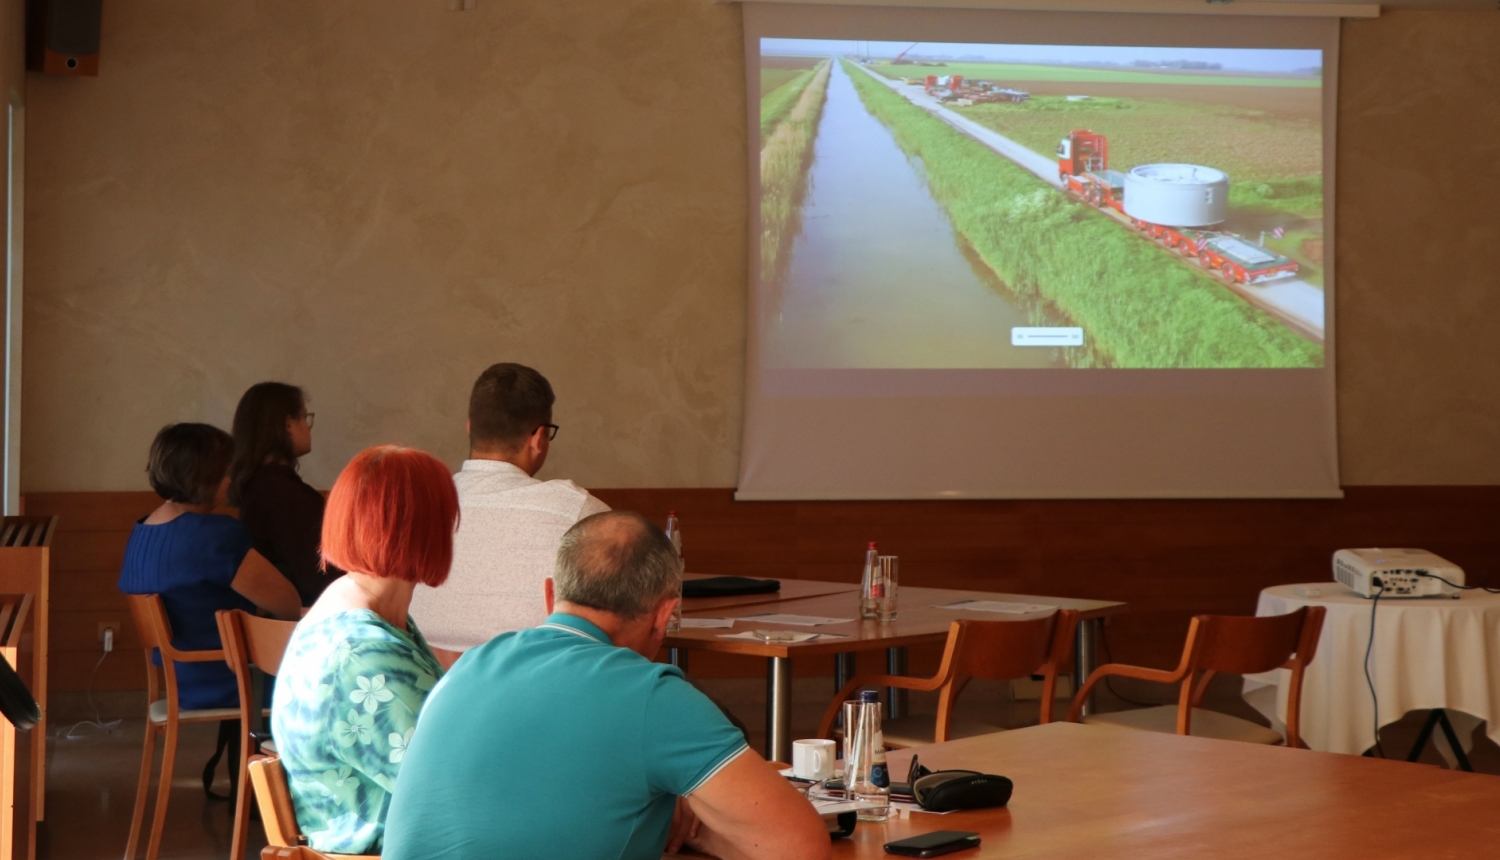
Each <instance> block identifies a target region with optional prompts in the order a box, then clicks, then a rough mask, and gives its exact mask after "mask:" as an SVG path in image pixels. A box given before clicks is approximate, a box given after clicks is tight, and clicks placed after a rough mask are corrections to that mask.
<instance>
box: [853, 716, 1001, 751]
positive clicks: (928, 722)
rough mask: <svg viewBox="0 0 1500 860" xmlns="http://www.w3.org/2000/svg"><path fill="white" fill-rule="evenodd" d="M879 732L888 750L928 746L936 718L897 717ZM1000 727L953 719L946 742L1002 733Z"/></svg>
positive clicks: (935, 727) (935, 729)
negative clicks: (883, 737)
mask: <svg viewBox="0 0 1500 860" xmlns="http://www.w3.org/2000/svg"><path fill="white" fill-rule="evenodd" d="M880 731H881V733H882V734H883V735H884V736H885V745H886V746H887V747H888V748H894V749H904V748H906V747H917V746H923V745H926V744H930V743H932V742H933V738H935V737H936V736H937V716H936V715H935V714H913V715H911V716H906V717H897V718H896V719H894V720H885V721H883V722H882V723H881V724H880ZM1003 731H1005V728H1004V727H1002V726H996V725H992V724H990V723H985V722H981V721H979V720H961V719H954V720H952V721H951V722H950V723H949V724H948V740H950V741H956V740H959V739H960V738H977V737H979V736H980V735H989V734H994V733H995V732H1003Z"/></svg>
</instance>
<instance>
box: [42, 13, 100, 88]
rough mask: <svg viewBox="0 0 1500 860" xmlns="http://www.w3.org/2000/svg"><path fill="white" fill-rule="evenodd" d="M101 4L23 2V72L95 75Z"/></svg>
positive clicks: (97, 69) (97, 70)
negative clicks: (24, 54) (24, 26)
mask: <svg viewBox="0 0 1500 860" xmlns="http://www.w3.org/2000/svg"><path fill="white" fill-rule="evenodd" d="M103 17H104V0H27V3H26V68H28V69H31V70H33V71H37V72H46V73H48V74H52V75H90V76H93V75H98V74H99V22H100V20H101V19H102V18H103Z"/></svg>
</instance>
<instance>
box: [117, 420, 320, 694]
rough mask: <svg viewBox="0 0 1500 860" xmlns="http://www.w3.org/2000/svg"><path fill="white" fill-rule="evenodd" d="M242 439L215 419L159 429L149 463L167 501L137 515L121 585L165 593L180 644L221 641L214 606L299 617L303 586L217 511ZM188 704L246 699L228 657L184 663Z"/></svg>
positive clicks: (181, 685) (182, 681) (180, 670)
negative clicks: (216, 424) (299, 593)
mask: <svg viewBox="0 0 1500 860" xmlns="http://www.w3.org/2000/svg"><path fill="white" fill-rule="evenodd" d="M233 447H234V443H233V441H232V440H231V439H230V438H229V434H228V433H225V432H224V431H223V430H220V429H219V428H217V427H213V426H210V425H208V424H172V425H170V426H168V427H165V428H163V429H162V431H161V432H160V433H158V434H156V440H155V441H153V442H152V443H151V459H150V462H149V463H148V465H147V467H146V471H147V473H148V474H149V475H150V478H151V489H153V490H155V491H156V494H157V495H158V496H161V497H162V499H164V500H165V501H163V502H162V504H161V507H159V508H157V509H156V510H155V511H152V512H151V514H150V515H149V516H147V517H146V518H145V519H142V520H141V521H139V522H138V523H136V526H135V529H134V530H133V531H131V533H130V541H129V543H127V544H126V545H125V563H124V565H123V566H122V567H121V569H120V590H121V591H123V592H125V593H126V594H159V595H161V602H162V606H163V608H164V609H165V610H166V613H167V622H168V623H169V624H170V625H171V627H172V644H173V645H174V646H175V647H177V648H181V649H183V650H187V651H204V650H215V649H218V648H220V647H222V645H221V643H220V640H219V625H218V622H217V621H216V620H215V618H214V613H215V612H217V611H219V610H220V609H244V610H246V611H248V612H254V611H255V610H256V609H257V608H259V609H263V610H265V611H266V612H268V613H270V614H271V615H274V616H276V617H277V618H285V619H289V620H295V619H296V618H297V616H298V615H299V614H300V613H301V608H302V607H301V605H300V603H299V601H298V600H297V590H296V589H295V588H293V587H292V584H291V583H290V582H288V581H287V579H286V577H284V576H282V575H281V572H280V571H278V570H277V569H276V568H275V567H273V566H272V565H271V563H270V562H268V561H266V559H265V558H264V557H262V556H261V554H260V553H258V552H256V551H255V550H254V549H253V548H251V541H250V535H249V533H248V532H246V531H245V527H244V526H242V525H241V524H240V521H239V520H236V519H235V518H234V517H230V516H225V515H223V514H215V513H213V509H214V508H215V507H216V506H217V505H220V504H222V503H223V502H224V493H225V490H226V488H227V487H228V485H229V457H230V452H231V451H232V450H233ZM177 691H178V701H179V703H180V705H181V707H182V708H183V709H185V710H199V709H203V708H237V707H239V703H240V696H239V688H238V687H236V686H235V680H234V673H233V672H231V671H230V669H229V665H228V664H227V663H225V662H223V661H222V660H221V661H218V662H205V663H181V664H179V665H178V666H177Z"/></svg>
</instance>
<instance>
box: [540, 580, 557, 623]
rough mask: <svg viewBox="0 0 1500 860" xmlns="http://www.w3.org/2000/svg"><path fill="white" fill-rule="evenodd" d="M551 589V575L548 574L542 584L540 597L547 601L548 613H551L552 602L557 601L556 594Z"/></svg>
mask: <svg viewBox="0 0 1500 860" xmlns="http://www.w3.org/2000/svg"><path fill="white" fill-rule="evenodd" d="M552 589H553V586H552V577H550V576H549V577H547V580H546V582H544V583H543V584H542V599H543V600H544V601H546V603H547V614H548V615H551V614H552V604H553V603H555V602H557V595H556V593H555V592H554V591H553V590H552Z"/></svg>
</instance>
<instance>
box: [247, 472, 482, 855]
mask: <svg viewBox="0 0 1500 860" xmlns="http://www.w3.org/2000/svg"><path fill="white" fill-rule="evenodd" d="M457 525H458V494H457V492H456V491H455V490H454V487H453V478H452V476H451V475H450V474H449V473H448V467H447V466H444V465H443V463H442V461H440V460H438V459H437V458H436V457H433V456H432V455H431V454H426V453H423V452H421V451H417V450H415V449H412V448H398V447H395V446H390V445H387V446H381V447H377V448H369V449H367V450H365V451H361V452H360V453H359V455H358V456H356V457H355V458H354V459H353V460H351V461H350V462H349V465H348V466H346V467H344V471H343V473H342V474H340V475H339V479H338V481H337V482H336V483H335V484H334V485H333V491H332V492H330V493H329V495H328V508H327V511H326V512H325V513H324V515H323V547H322V556H323V561H324V563H325V564H327V565H329V566H331V567H338V568H340V569H342V570H345V571H347V572H348V573H347V574H346V575H345V576H344V577H343V578H341V579H338V580H335V581H334V582H332V583H331V584H330V585H329V586H328V588H327V590H325V591H324V592H323V594H322V596H320V597H319V598H318V600H317V602H316V603H314V604H313V606H312V608H311V609H310V610H308V613H307V616H306V617H305V618H303V619H302V621H301V622H300V623H299V624H298V625H297V629H296V631H295V632H293V633H292V638H291V641H290V642H288V643H287V649H286V655H285V656H284V657H283V658H282V661H281V672H280V674H279V675H278V676H277V678H276V692H275V701H274V703H273V706H272V708H271V734H272V735H273V736H274V737H275V739H276V749H277V751H278V753H279V754H280V756H281V762H282V766H283V768H285V770H286V776H287V783H288V785H289V787H290V788H291V794H292V804H293V806H294V807H295V808H296V813H297V825H298V826H299V827H300V828H301V830H302V832H303V833H304V834H306V836H307V840H308V844H309V845H311V846H312V847H313V848H314V849H316V850H318V851H325V852H331V853H338V854H379V853H380V848H381V842H382V839H383V836H384V833H385V813H386V809H387V808H388V807H389V806H390V800H391V789H392V787H393V786H394V785H395V782H396V773H397V771H398V770H399V769H400V767H401V759H402V757H403V755H404V753H405V751H406V742H407V741H408V740H410V739H411V734H412V730H413V729H414V728H415V727H416V724H417V713H418V712H419V711H421V709H422V703H423V702H424V701H426V699H427V694H428V693H430V692H431V691H432V687H433V685H434V684H436V683H437V680H438V678H439V677H441V676H442V674H443V670H442V669H441V668H440V667H439V665H438V661H437V658H436V657H434V656H433V653H432V649H431V648H429V647H428V645H427V640H425V639H423V638H422V633H421V631H420V630H418V629H417V624H416V622H415V621H414V620H413V619H411V618H410V617H408V615H407V609H408V608H409V607H410V605H411V595H412V590H413V589H414V588H415V587H416V585H417V583H422V584H424V585H432V586H436V585H441V584H442V582H443V580H445V579H447V578H448V566H449V564H450V563H451V562H452V560H453V531H454V528H455V527H456V526H457Z"/></svg>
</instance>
